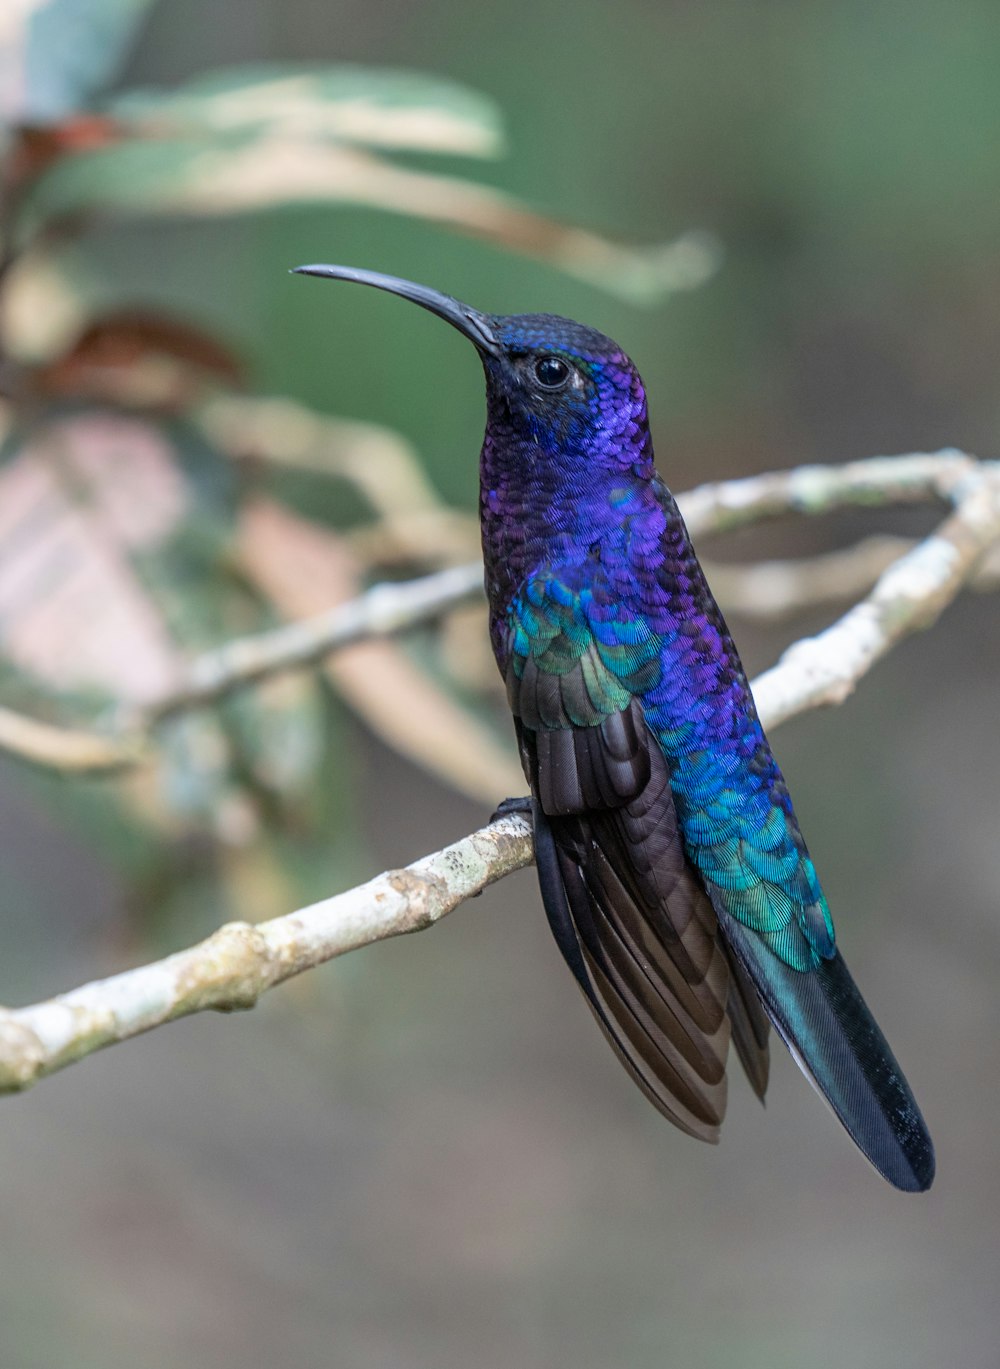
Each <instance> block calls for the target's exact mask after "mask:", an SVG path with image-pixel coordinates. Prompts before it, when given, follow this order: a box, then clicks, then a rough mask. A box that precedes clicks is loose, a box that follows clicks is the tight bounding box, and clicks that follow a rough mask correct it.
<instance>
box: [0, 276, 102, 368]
mask: <svg viewBox="0 0 1000 1369" xmlns="http://www.w3.org/2000/svg"><path fill="white" fill-rule="evenodd" d="M91 296H92V284H91V281H90V280H89V279H88V275H87V272H86V270H85V269H84V268H83V267H82V265H81V263H80V260H79V257H78V256H77V254H75V253H71V252H65V251H63V252H60V253H58V254H56V253H52V252H46V251H28V252H24V253H22V254H21V255H20V256H19V257H17V258H16V259H15V260H14V261H13V262H12V263H11V265H10V267H9V268H8V271H7V275H6V277H5V279H4V288H3V291H2V292H0V350H2V352H3V354H4V355H5V356H8V357H10V358H12V359H13V360H14V361H17V362H20V363H22V364H23V365H28V366H30V365H37V364H38V363H40V362H41V363H44V362H49V361H52V360H53V359H54V358H55V357H57V356H59V355H60V354H61V353H63V352H66V351H67V350H68V349H69V348H71V347H72V345H73V342H74V339H75V338H77V337H78V336H79V335H80V333H81V332H82V331H83V329H84V328H85V327H86V322H87V316H88V311H89V307H90V304H91Z"/></svg>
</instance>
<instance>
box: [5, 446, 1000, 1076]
mask: <svg viewBox="0 0 1000 1369" xmlns="http://www.w3.org/2000/svg"><path fill="white" fill-rule="evenodd" d="M838 477H840V478H839V480H838ZM928 495H938V496H940V497H943V498H946V499H947V500H949V501H950V502H951V503H952V505H953V512H952V513H951V514H950V515H949V516H948V517H947V518H946V519H945V520H944V522H943V523H942V524H941V525H940V526H939V527H938V528H937V529H936V531H935V532H933V533H932V534H931V535H930V536H929V537H927V538H925V539H924V540H923V541H922V542H920V543H918V544H917V545H916V546H915V547H913V548H912V549H911V550H909V551H907V552H906V553H905V554H904V555H903V556H901V557H900V558H898V559H897V560H896V561H894V562H893V564H892V565H890V566H889V567H888V568H887V569H886V570H884V571H883V572H882V573H881V575H880V576H879V578H878V579H877V581H876V583H875V585H874V588H873V589H872V590H871V592H870V593H869V594H868V595H867V596H866V597H865V598H864V599H863V600H862V601H861V602H860V603H858V604H856V605H855V606H854V607H853V608H851V609H850V610H849V611H848V612H847V613H846V614H844V616H843V617H842V618H840V619H839V620H838V621H837V622H835V623H834V624H833V625H832V626H831V627H829V628H827V629H826V631H824V632H822V633H820V634H819V635H818V636H816V637H814V638H811V639H809V640H807V641H801V642H797V643H796V644H795V645H794V646H793V647H790V648H789V649H788V651H786V652H785V654H784V656H783V657H782V659H781V660H780V661H779V662H778V664H777V665H775V666H774V667H773V668H772V669H770V670H768V671H766V672H765V673H764V674H763V675H762V676H760V677H759V678H758V679H757V680H756V681H755V682H754V686H753V689H754V697H755V698H756V700H757V705H758V708H759V710H760V714H761V718H762V720H763V722H764V725H765V727H770V728H773V727H775V726H777V725H778V724H779V723H781V722H783V721H784V720H786V719H787V718H790V717H793V716H795V715H796V714H798V713H802V712H805V711H806V710H808V709H811V708H816V707H818V706H820V705H823V704H833V703H839V702H841V701H842V700H843V699H845V698H846V697H847V695H848V694H849V693H850V692H851V690H852V689H853V688H854V686H855V685H856V684H857V682H858V681H859V680H860V679H861V678H862V677H863V676H864V675H865V674H867V672H868V671H869V670H870V669H871V667H872V666H873V665H874V664H875V662H876V661H877V660H879V659H880V657H882V656H883V655H885V654H886V652H888V651H889V650H890V649H891V648H892V647H893V646H894V645H895V644H896V643H897V642H899V641H900V640H901V639H902V638H903V637H905V636H907V635H908V634H909V633H912V632H915V631H917V630H919V629H921V628H925V627H928V626H930V624H931V623H932V622H934V621H935V620H936V618H937V617H938V615H939V614H940V613H941V612H942V610H943V609H944V608H945V606H946V605H947V604H948V603H949V602H950V601H951V599H953V598H954V596H955V595H956V594H957V593H958V591H959V589H960V588H961V586H962V585H963V584H964V583H966V582H967V581H968V580H969V579H970V577H971V576H972V575H973V573H974V571H975V569H976V567H977V565H978V564H979V563H980V562H981V561H982V559H983V557H984V554H985V553H986V552H987V551H988V550H990V549H994V550H995V548H996V546H997V545H998V543H1000V464H998V463H995V462H975V461H973V460H972V459H971V458H968V457H964V456H961V455H960V454H948V453H946V454H942V455H941V456H938V457H906V458H899V459H898V461H892V460H891V459H882V460H880V461H876V462H868V463H866V462H858V463H854V464H853V465H851V466H844V467H839V468H829V469H825V468H824V469H823V470H822V471H820V470H819V469H818V468H817V469H815V470H812V471H808V472H804V471H803V470H799V471H792V472H788V473H786V474H785V475H783V476H761V477H754V478H752V479H751V480H749V481H740V482H732V483H731V484H726V485H720V486H715V487H713V488H712V489H711V490H709V491H694V492H693V494H692V495H690V496H689V497H688V500H687V501H686V502H687V504H688V506H689V512H691V513H692V520H691V521H692V523H695V524H696V525H697V526H698V527H699V531H700V532H702V533H704V532H705V531H706V530H708V527H710V526H714V527H725V526H734V525H735V523H742V522H747V521H748V519H749V517H750V516H751V515H750V514H749V512H748V509H749V508H750V507H751V506H752V507H753V508H754V509H756V510H757V511H758V512H759V513H761V514H762V515H766V514H769V513H775V512H778V511H779V510H780V509H781V508H786V509H787V508H788V507H800V508H803V509H805V508H808V510H809V511H811V512H815V511H818V510H819V509H821V508H829V507H833V506H835V505H836V504H838V503H843V502H845V501H855V500H858V499H860V500H864V501H865V502H868V501H872V502H875V501H877V500H878V499H879V498H880V496H884V499H885V500H886V501H888V500H889V499H907V498H925V497H927V496H928ZM699 520H700V521H699ZM352 630H353V631H356V630H360V629H359V628H358V625H357V621H355V626H354V628H352ZM0 724H2V718H0ZM498 797H499V796H498ZM531 860H532V846H531V835H530V831H529V827H528V824H527V822H526V821H525V820H524V819H523V818H521V817H518V816H508V817H505V818H502V819H500V820H498V821H497V822H495V823H493V824H491V825H490V826H489V827H486V828H483V829H482V830H480V831H478V832H474V833H473V834H472V835H471V836H467V837H464V838H463V839H462V840H461V841H458V842H455V843H454V845H452V846H448V847H446V848H445V849H444V850H442V851H438V852H436V853H434V854H433V855H429V856H426V857H424V858H423V859H422V860H419V861H417V862H415V864H413V865H411V866H408V867H407V868H406V869H404V870H394V871H388V872H387V873H385V874H382V875H379V876H378V877H377V878H375V879H373V880H371V881H370V882H369V883H367V884H364V885H361V886H359V887H358V888H355V889H351V890H349V891H347V892H346V893H343V894H338V895H336V896H334V897H333V898H329V899H325V900H323V901H322V902H321V903H316V904H313V905H312V906H310V907H308V908H302V909H299V910H298V911H297V912H293V913H289V914H287V915H285V916H283V917H277V918H274V919H272V920H271V921H268V922H264V923H260V924H258V925H256V926H253V925H251V924H249V923H240V922H237V923H229V924H227V925H226V926H223V927H221V928H220V929H219V930H218V931H217V932H215V933H214V934H213V935H212V936H210V937H209V938H208V939H207V940H206V941H203V942H202V943H200V944H199V945H197V946H193V947H191V948H189V949H188V950H185V951H180V952H178V953H177V954H176V955H173V956H170V957H168V958H167V959H166V960H161V961H158V962H156V963H154V964H151V965H146V966H143V967H141V968H139V969H134V970H128V971H125V972H124V973H122V974H119V975H115V976H114V977H112V978H111V979H105V980H99V981H96V982H94V983H91V984H87V985H84V986H83V987H81V988H78V989H74V990H73V991H71V992H70V993H66V994H61V995H59V996H57V997H56V998H53V999H50V1000H48V1001H47V1002H44V1003H39V1004H35V1005H34V1006H32V1007H27V1008H19V1009H13V1010H9V1009H0V1090H5V1091H8V1092H11V1091H17V1090H20V1089H23V1088H26V1087H27V1086H28V1085H29V1084H31V1083H33V1082H34V1081H35V1080H36V1079H38V1078H40V1077H42V1076H43V1075H46V1074H50V1073H52V1072H53V1071H55V1070H57V1069H60V1068H62V1067H63V1066H64V1065H68V1064H70V1063H72V1062H73V1061H75V1060H79V1059H82V1058H83V1057H84V1056H85V1055H89V1054H90V1053H91V1052H93V1051H95V1050H98V1049H100V1047H102V1046H107V1045H110V1044H112V1043H114V1042H116V1041H124V1040H126V1039H127V1038H129V1037H131V1036H135V1035H138V1034H139V1033H140V1032H143V1031H148V1030H149V1029H150V1028H152V1027H156V1026H159V1025H160V1024H162V1023H164V1022H169V1021H171V1020H172V1019H174V1018H177V1017H183V1016H186V1015H188V1014H190V1013H194V1012H201V1011H204V1010H205V1009H207V1008H213V1009H216V1010H219V1011H233V1010H236V1009H240V1008H249V1007H252V1006H253V1005H254V1003H255V1002H256V1000H257V998H258V997H259V996H260V994H261V993H264V992H265V991H266V990H267V989H269V988H271V987H273V985H275V984H279V983H281V982H282V981H283V980H285V979H288V978H290V977H291V976H292V975H296V974H300V973H301V972H302V971H303V970H306V969H310V968H312V967H313V966H316V965H319V964H322V963H323V962H324V961H327V960H330V959H332V958H333V957H334V956H338V955H343V954H344V953H345V952H346V951H350V950H354V949H356V948H357V947H360V946H365V945H369V944H371V943H372V942H376V941H380V940H383V939H385V938H387V937H390V936H397V935H399V934H400V933H402V932H409V931H416V930H418V929H420V928H422V927H426V926H429V925H430V924H431V923H433V922H436V921H437V920H438V919H439V918H441V917H444V916H445V915H446V914H447V913H449V912H451V911H452V909H454V908H456V907H457V906H458V905H459V904H460V903H461V902H463V901H464V900H465V899H467V898H470V897H472V896H473V895H475V894H477V893H479V892H480V890H482V889H483V888H485V887H486V886H487V885H489V884H491V883H493V882H494V881H495V880H498V879H501V878H502V877H503V876H505V875H507V874H509V873H511V872H512V871H513V870H516V869H520V868H521V867H523V866H525V865H528V864H530V862H531Z"/></svg>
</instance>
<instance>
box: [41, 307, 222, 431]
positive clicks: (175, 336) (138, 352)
mask: <svg viewBox="0 0 1000 1369" xmlns="http://www.w3.org/2000/svg"><path fill="white" fill-rule="evenodd" d="M243 376H244V371H243V367H242V365H241V363H240V362H239V361H238V360H237V358H236V357H235V356H234V355H233V353H232V352H231V351H230V350H229V349H228V348H226V347H224V346H223V345H222V344H221V343H220V342H218V341H217V340H216V339H215V338H214V337H211V336H210V335H209V334H207V333H205V332H202V331H201V329H198V328H194V327H192V326H191V325H190V324H187V323H181V322H179V321H177V320H176V319H169V318H164V317H162V316H159V315H154V314H145V313H142V312H141V311H129V310H121V311H119V312H116V313H113V314H108V315H105V317H104V318H101V319H98V320H97V321H96V322H94V323H92V324H90V326H89V327H87V328H86V329H85V330H84V331H83V332H82V333H81V334H80V335H79V337H77V338H76V340H75V342H74V343H73V345H72V346H71V347H70V348H69V349H68V351H66V352H65V353H63V355H62V356H60V357H58V358H57V359H56V360H54V361H52V362H50V363H49V364H48V365H47V366H42V367H39V368H38V369H36V370H35V371H34V373H33V375H32V384H33V387H34V389H35V391H36V392H37V393H40V394H41V395H43V396H44V397H46V398H59V399H93V400H99V401H104V402H108V403H116V404H125V405H128V406H140V407H144V408H157V409H167V410H170V411H179V410H183V409H186V408H187V407H188V406H189V405H190V404H191V403H192V402H193V401H194V400H195V398H196V397H197V395H198V394H199V392H200V391H201V390H202V389H203V388H204V386H205V382H206V381H207V380H215V381H219V382H221V383H223V384H226V385H232V386H236V385H239V384H241V383H242V380H243Z"/></svg>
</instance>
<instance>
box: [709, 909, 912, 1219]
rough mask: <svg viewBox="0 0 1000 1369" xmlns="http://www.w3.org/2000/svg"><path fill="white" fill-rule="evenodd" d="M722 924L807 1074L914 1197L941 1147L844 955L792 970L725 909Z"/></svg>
mask: <svg viewBox="0 0 1000 1369" xmlns="http://www.w3.org/2000/svg"><path fill="white" fill-rule="evenodd" d="M718 911H719V921H720V925H721V926H722V929H723V932H724V934H725V936H726V939H727V941H728V942H729V945H730V947H731V948H732V950H733V952H734V954H735V955H736V957H737V959H738V960H739V961H740V962H741V964H742V965H743V967H744V969H745V970H746V971H747V973H748V975H749V976H750V978H751V979H752V980H753V982H754V984H755V985H756V986H757V990H758V992H759V993H760V996H761V998H762V999H763V1002H764V1006H765V1007H766V1009H767V1012H768V1016H769V1017H770V1018H771V1021H772V1022H773V1023H774V1025H775V1027H776V1029H777V1031H778V1032H779V1034H780V1035H781V1037H782V1039H783V1040H784V1042H785V1044H786V1045H787V1046H788V1049H789V1050H790V1051H791V1053H792V1055H793V1056H794V1058H795V1060H796V1062H797V1063H798V1065H799V1067H800V1068H801V1069H802V1072H803V1073H804V1074H805V1075H806V1077H807V1078H808V1079H809V1080H810V1082H811V1083H812V1084H813V1085H814V1087H815V1088H816V1089H817V1090H818V1091H819V1092H820V1093H821V1094H822V1095H823V1097H824V1098H826V1100H827V1101H828V1102H829V1104H830V1106H831V1107H832V1108H833V1111H834V1112H835V1113H836V1115H837V1116H838V1117H839V1119H840V1121H841V1122H842V1123H843V1125H844V1127H845V1129H846V1130H847V1132H848V1134H849V1135H850V1136H851V1138H852V1140H853V1141H854V1142H855V1144H856V1145H857V1146H858V1148H859V1149H860V1150H861V1151H862V1152H863V1153H864V1154H865V1155H866V1156H867V1157H868V1159H869V1160H870V1161H871V1163H872V1164H873V1165H874V1166H875V1168H876V1169H877V1170H878V1172H879V1173H880V1174H881V1175H882V1176H883V1177H884V1178H885V1179H887V1180H888V1181H889V1183H891V1184H893V1185H895V1187H896V1188H900V1189H904V1190H905V1191H907V1192H910V1193H920V1192H923V1191H924V1190H925V1189H927V1188H929V1187H930V1185H931V1182H932V1181H933V1179H934V1145H933V1143H932V1141H931V1138H930V1136H929V1134H928V1131H927V1127H926V1124H925V1123H924V1119H923V1117H922V1116H921V1114H920V1109H919V1108H918V1107H917V1104H916V1100H915V1099H914V1097H913V1094H912V1092H911V1090H910V1086H909V1084H908V1083H907V1082H906V1079H905V1077H904V1075H903V1071H902V1070H901V1069H900V1067H899V1064H898V1063H897V1061H896V1057H895V1056H894V1055H893V1053H892V1050H891V1049H890V1046H889V1043H888V1042H887V1041H886V1039H885V1037H884V1036H883V1035H882V1032H881V1030H880V1028H879V1026H878V1023H877V1022H876V1021H875V1019H874V1018H873V1017H872V1015H871V1013H870V1012H869V1010H868V1006H867V1004H866V1003H865V1001H864V999H863V998H862V997H861V993H860V991H859V990H858V986H857V985H856V984H855V982H854V980H853V979H852V978H851V975H850V972H849V970H848V968H847V966H846V965H845V964H844V961H843V959H842V958H841V955H840V953H839V951H838V952H835V953H834V955H833V956H832V957H831V958H830V959H828V960H823V961H821V962H820V964H819V966H818V967H817V968H816V969H814V970H811V971H802V970H795V969H792V968H791V967H790V966H788V965H786V964H784V963H783V962H782V961H781V960H779V959H778V957H777V956H775V955H771V954H770V953H769V952H768V951H767V949H766V948H764V947H762V946H761V945H760V942H759V940H758V939H757V938H756V937H755V936H754V933H753V932H751V931H750V930H749V929H748V928H746V927H744V926H743V925H742V924H741V923H739V922H736V921H735V919H733V918H732V917H730V916H729V915H728V914H727V913H726V912H725V911H724V910H723V909H719V910H718Z"/></svg>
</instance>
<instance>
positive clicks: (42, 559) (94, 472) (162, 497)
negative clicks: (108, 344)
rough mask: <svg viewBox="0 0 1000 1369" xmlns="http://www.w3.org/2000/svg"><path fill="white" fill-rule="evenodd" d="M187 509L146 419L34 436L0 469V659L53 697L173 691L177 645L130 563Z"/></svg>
mask: <svg viewBox="0 0 1000 1369" xmlns="http://www.w3.org/2000/svg"><path fill="white" fill-rule="evenodd" d="M189 508H190V492H189V490H188V489H187V488H186V485H185V482H184V480H183V479H182V477H181V475H180V473H179V472H178V470H177V467H176V464H175V461H174V456H173V452H172V450H171V448H170V445H169V443H168V442H166V441H165V440H164V438H163V436H162V435H161V434H160V433H158V432H157V430H156V429H154V428H152V427H150V426H149V425H147V424H143V423H138V422H135V421H133V420H128V419H122V418H118V417H114V416H110V415H95V414H90V415H79V416H77V417H75V418H71V419H67V420H66V421H64V422H62V423H54V424H50V425H47V426H46V427H45V428H43V429H41V430H40V431H38V432H36V433H35V434H33V435H32V437H31V439H30V440H29V441H28V442H27V443H26V444H25V445H24V446H23V447H21V448H20V450H18V451H17V452H16V453H15V454H14V455H13V457H12V458H11V459H10V460H8V461H7V463H6V464H5V465H4V466H3V467H2V468H0V640H2V643H3V650H4V655H5V656H6V658H7V659H8V660H9V661H11V662H12V663H13V664H14V665H16V666H17V667H18V668H19V669H20V670H22V671H24V672H25V673H27V674H29V675H32V676H34V677H35V678H36V679H37V680H38V681H39V682H40V683H42V684H43V685H45V686H46V687H47V689H48V690H49V691H53V692H68V691H79V690H87V689H93V690H98V691H100V692H101V693H103V694H106V695H110V696H111V697H114V698H119V699H126V700H130V701H133V702H140V701H143V700H146V699H150V698H154V697H156V696H157V695H158V694H159V693H161V692H162V691H163V690H164V689H169V688H170V687H171V686H173V685H174V684H175V683H176V682H177V680H178V678H179V675H178V670H179V666H180V657H179V653H178V650H177V648H176V646H175V644H174V643H173V642H172V641H171V639H170V635H169V633H168V632H167V629H166V625H165V623H164V621H163V618H162V615H161V614H160V613H159V612H158V610H157V609H156V607H155V605H154V604H153V602H152V601H151V600H150V598H149V595H148V594H147V593H146V591H145V589H144V587H143V586H142V584H141V582H140V581H139V580H138V578H137V576H136V572H135V569H134V567H133V565H132V562H131V559H130V558H131V555H132V554H133V553H134V552H136V551H138V550H139V549H141V548H144V547H146V548H148V547H152V546H155V545H157V544H158V543H161V542H163V541H164V540H165V539H167V538H168V537H170V536H171V534H172V533H173V532H174V531H175V530H176V529H177V527H178V526H179V524H180V523H181V520H182V519H184V518H185V517H186V516H187V514H188V512H189ZM123 643H127V644H128V649H127V650H123V649H122V645H123Z"/></svg>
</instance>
